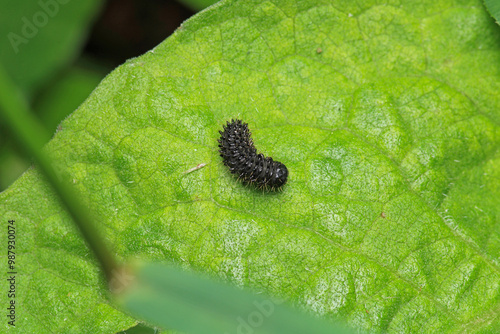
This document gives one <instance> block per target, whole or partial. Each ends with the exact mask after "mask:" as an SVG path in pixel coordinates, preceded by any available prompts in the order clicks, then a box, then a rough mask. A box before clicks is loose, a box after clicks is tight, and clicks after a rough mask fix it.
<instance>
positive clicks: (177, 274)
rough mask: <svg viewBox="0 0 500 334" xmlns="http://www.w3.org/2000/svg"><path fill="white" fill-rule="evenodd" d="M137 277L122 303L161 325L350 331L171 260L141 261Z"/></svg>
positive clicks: (215, 331)
mask: <svg viewBox="0 0 500 334" xmlns="http://www.w3.org/2000/svg"><path fill="white" fill-rule="evenodd" d="M136 277H137V280H136V282H135V284H134V285H133V286H132V287H131V288H129V289H128V291H126V292H125V293H123V295H122V296H121V300H122V303H123V304H124V307H125V308H126V309H127V310H128V311H129V312H131V313H132V314H135V315H137V316H140V317H141V318H142V319H145V320H147V321H148V322H151V323H153V324H155V325H158V326H162V327H164V328H168V327H173V328H176V329H179V330H182V331H183V332H185V333H200V334H219V333H228V332H238V333H241V332H246V333H248V332H251V333H254V332H255V333H259V334H265V333H268V334H272V333H290V334H294V333H296V334H302V333H311V334H312V333H316V334H320V333H324V334H329V333H336V334H342V333H345V334H347V333H354V331H353V330H351V329H347V328H344V327H341V326H338V325H335V324H332V323H328V322H326V321H322V320H320V319H314V318H312V317H308V316H306V315H305V314H303V313H301V312H297V311H296V310H292V309H290V308H289V307H286V306H284V305H281V304H282V303H283V301H281V300H272V299H270V298H264V297H263V296H258V295H255V294H252V293H249V292H248V291H242V290H240V289H236V288H234V287H230V286H227V285H223V284H220V283H219V282H215V281H213V280H210V279H206V278H202V277H199V276H198V275H193V274H192V273H188V272H186V271H184V270H179V268H175V267H172V266H164V265H159V264H149V265H144V266H141V267H140V268H139V269H138V270H137V276H136ZM193 317H195V319H196V321H193Z"/></svg>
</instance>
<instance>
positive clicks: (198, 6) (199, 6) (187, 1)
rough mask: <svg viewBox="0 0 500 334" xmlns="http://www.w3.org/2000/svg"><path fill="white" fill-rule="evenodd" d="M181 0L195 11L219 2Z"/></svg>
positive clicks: (214, 0)
mask: <svg viewBox="0 0 500 334" xmlns="http://www.w3.org/2000/svg"><path fill="white" fill-rule="evenodd" d="M179 1H180V2H182V3H183V4H184V5H186V6H188V7H189V8H191V9H193V10H195V11H200V10H202V9H205V8H207V7H208V6H211V5H213V4H214V3H216V2H217V0H179Z"/></svg>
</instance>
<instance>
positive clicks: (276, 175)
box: [219, 119, 288, 190]
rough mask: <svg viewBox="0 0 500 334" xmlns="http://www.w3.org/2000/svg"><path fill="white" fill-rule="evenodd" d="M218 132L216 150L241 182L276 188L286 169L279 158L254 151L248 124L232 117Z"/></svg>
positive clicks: (278, 186) (281, 184)
mask: <svg viewBox="0 0 500 334" xmlns="http://www.w3.org/2000/svg"><path fill="white" fill-rule="evenodd" d="M223 128H224V129H223V131H219V133H220V134H221V137H220V139H219V152H220V156H221V157H222V159H223V162H224V165H226V166H227V167H229V171H230V172H231V173H233V174H236V175H237V176H238V177H239V178H240V179H242V180H243V182H245V183H247V184H253V185H256V186H257V187H259V188H262V189H269V190H276V189H280V188H281V187H282V186H283V185H284V184H285V183H286V180H287V178H288V169H287V168H286V166H285V165H284V164H282V163H281V162H279V161H274V160H273V158H271V157H265V156H264V155H263V154H261V153H258V154H257V150H256V149H255V146H254V144H253V141H252V138H251V133H250V130H249V129H248V124H247V123H244V122H242V121H241V120H239V119H236V120H234V119H232V120H231V122H227V124H226V125H224V126H223Z"/></svg>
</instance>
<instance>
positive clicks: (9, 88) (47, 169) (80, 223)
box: [0, 65, 118, 282]
mask: <svg viewBox="0 0 500 334" xmlns="http://www.w3.org/2000/svg"><path fill="white" fill-rule="evenodd" d="M0 116H2V117H3V119H4V121H5V123H6V126H7V128H8V129H9V130H10V134H11V136H12V138H13V139H14V140H16V141H17V143H18V144H19V146H20V147H21V148H22V149H24V151H25V152H24V153H25V154H26V155H27V156H28V157H32V158H33V159H34V160H35V162H36V163H37V167H38V169H39V170H40V171H41V172H42V173H43V174H44V175H45V177H46V179H47V181H48V183H49V184H50V185H51V186H52V188H53V189H54V192H55V193H56V194H57V195H58V196H59V199H60V201H61V204H62V205H63V207H64V208H65V209H66V211H67V212H68V213H69V214H70V215H71V217H72V218H73V222H74V223H75V224H76V226H77V227H78V228H79V230H80V232H81V234H82V236H83V238H84V239H85V241H86V242H87V244H88V246H89V248H90V249H91V250H92V251H93V252H94V254H95V256H96V258H97V260H98V261H99V263H100V264H101V267H102V269H103V270H104V273H105V275H106V278H107V279H108V282H110V281H111V279H112V274H113V273H115V272H117V268H118V267H117V263H116V261H115V258H114V256H113V254H111V253H110V252H109V250H108V248H107V247H106V245H105V243H104V241H103V239H102V238H101V237H100V235H99V233H98V231H97V229H96V228H95V226H94V223H93V221H92V218H91V217H90V215H89V213H88V210H87V209H86V208H85V205H83V204H82V203H81V201H80V200H79V198H78V196H77V194H76V192H75V190H74V189H73V188H72V187H71V186H70V185H69V184H68V183H65V182H62V181H60V177H61V176H58V174H57V173H56V171H55V170H54V166H55V165H54V164H53V163H52V162H51V160H50V159H49V158H48V157H47V155H46V154H45V153H44V152H43V151H42V145H43V143H45V142H46V141H47V140H48V139H49V138H50V137H49V136H48V134H47V131H46V130H45V129H44V128H43V127H42V126H41V125H40V123H39V122H38V121H37V120H36V119H35V117H34V116H33V115H32V114H31V113H30V111H29V107H28V106H27V104H26V101H25V99H24V98H23V96H22V94H21V93H20V92H19V90H18V89H17V87H16V86H15V84H14V83H13V82H12V81H11V79H10V78H9V76H8V75H7V73H6V72H5V70H4V68H3V67H2V66H1V65H0Z"/></svg>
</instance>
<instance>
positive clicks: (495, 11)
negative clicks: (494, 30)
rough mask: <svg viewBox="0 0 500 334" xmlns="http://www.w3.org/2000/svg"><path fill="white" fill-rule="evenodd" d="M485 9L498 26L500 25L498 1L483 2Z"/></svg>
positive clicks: (499, 5)
mask: <svg viewBox="0 0 500 334" xmlns="http://www.w3.org/2000/svg"><path fill="white" fill-rule="evenodd" d="M484 4H485V5H486V8H487V9H488V11H489V12H490V14H491V16H493V17H494V18H495V20H496V21H497V23H498V24H500V1H499V0H484Z"/></svg>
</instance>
